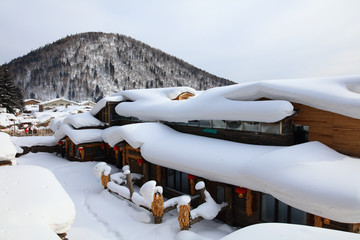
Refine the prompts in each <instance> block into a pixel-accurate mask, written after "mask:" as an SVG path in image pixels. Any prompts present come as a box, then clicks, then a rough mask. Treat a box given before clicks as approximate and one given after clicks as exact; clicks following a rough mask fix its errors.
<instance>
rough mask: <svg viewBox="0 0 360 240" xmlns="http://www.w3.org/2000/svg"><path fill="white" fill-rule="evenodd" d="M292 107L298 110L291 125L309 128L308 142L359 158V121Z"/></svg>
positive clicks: (296, 105) (313, 109)
mask: <svg viewBox="0 0 360 240" xmlns="http://www.w3.org/2000/svg"><path fill="white" fill-rule="evenodd" d="M293 105H294V108H295V109H297V110H299V113H298V115H297V116H295V117H294V118H293V124H298V125H305V126H309V141H319V142H321V143H323V144H325V145H327V146H328V147H330V148H332V149H334V150H336V151H338V152H340V153H343V154H346V155H350V156H355V157H360V119H355V118H350V117H346V116H343V115H340V114H336V113H332V112H328V111H323V110H320V109H316V108H312V107H309V106H306V105H302V104H297V103H293Z"/></svg>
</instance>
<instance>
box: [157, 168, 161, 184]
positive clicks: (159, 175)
mask: <svg viewBox="0 0 360 240" xmlns="http://www.w3.org/2000/svg"><path fill="white" fill-rule="evenodd" d="M156 180H157V182H158V184H161V166H159V165H157V166H156Z"/></svg>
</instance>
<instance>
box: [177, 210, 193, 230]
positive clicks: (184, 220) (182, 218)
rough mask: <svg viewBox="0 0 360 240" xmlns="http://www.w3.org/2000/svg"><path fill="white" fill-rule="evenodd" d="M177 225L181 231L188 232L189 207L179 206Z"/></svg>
mask: <svg viewBox="0 0 360 240" xmlns="http://www.w3.org/2000/svg"><path fill="white" fill-rule="evenodd" d="M178 221H179V225H180V229H181V230H189V228H190V206H189V204H187V205H181V206H180V208H179V217H178Z"/></svg>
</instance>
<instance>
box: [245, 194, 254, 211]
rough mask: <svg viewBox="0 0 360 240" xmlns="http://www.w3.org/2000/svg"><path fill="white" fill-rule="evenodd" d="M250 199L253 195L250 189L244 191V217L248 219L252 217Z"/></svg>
mask: <svg viewBox="0 0 360 240" xmlns="http://www.w3.org/2000/svg"><path fill="white" fill-rule="evenodd" d="M252 199H253V195H252V192H251V190H250V189H247V191H246V215H247V216H248V217H251V216H252Z"/></svg>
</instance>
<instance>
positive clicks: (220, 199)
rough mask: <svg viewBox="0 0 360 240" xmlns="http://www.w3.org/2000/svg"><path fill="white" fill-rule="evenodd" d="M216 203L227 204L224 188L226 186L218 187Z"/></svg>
mask: <svg viewBox="0 0 360 240" xmlns="http://www.w3.org/2000/svg"><path fill="white" fill-rule="evenodd" d="M216 202H217V203H223V202H225V188H224V186H221V185H217V186H216Z"/></svg>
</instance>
